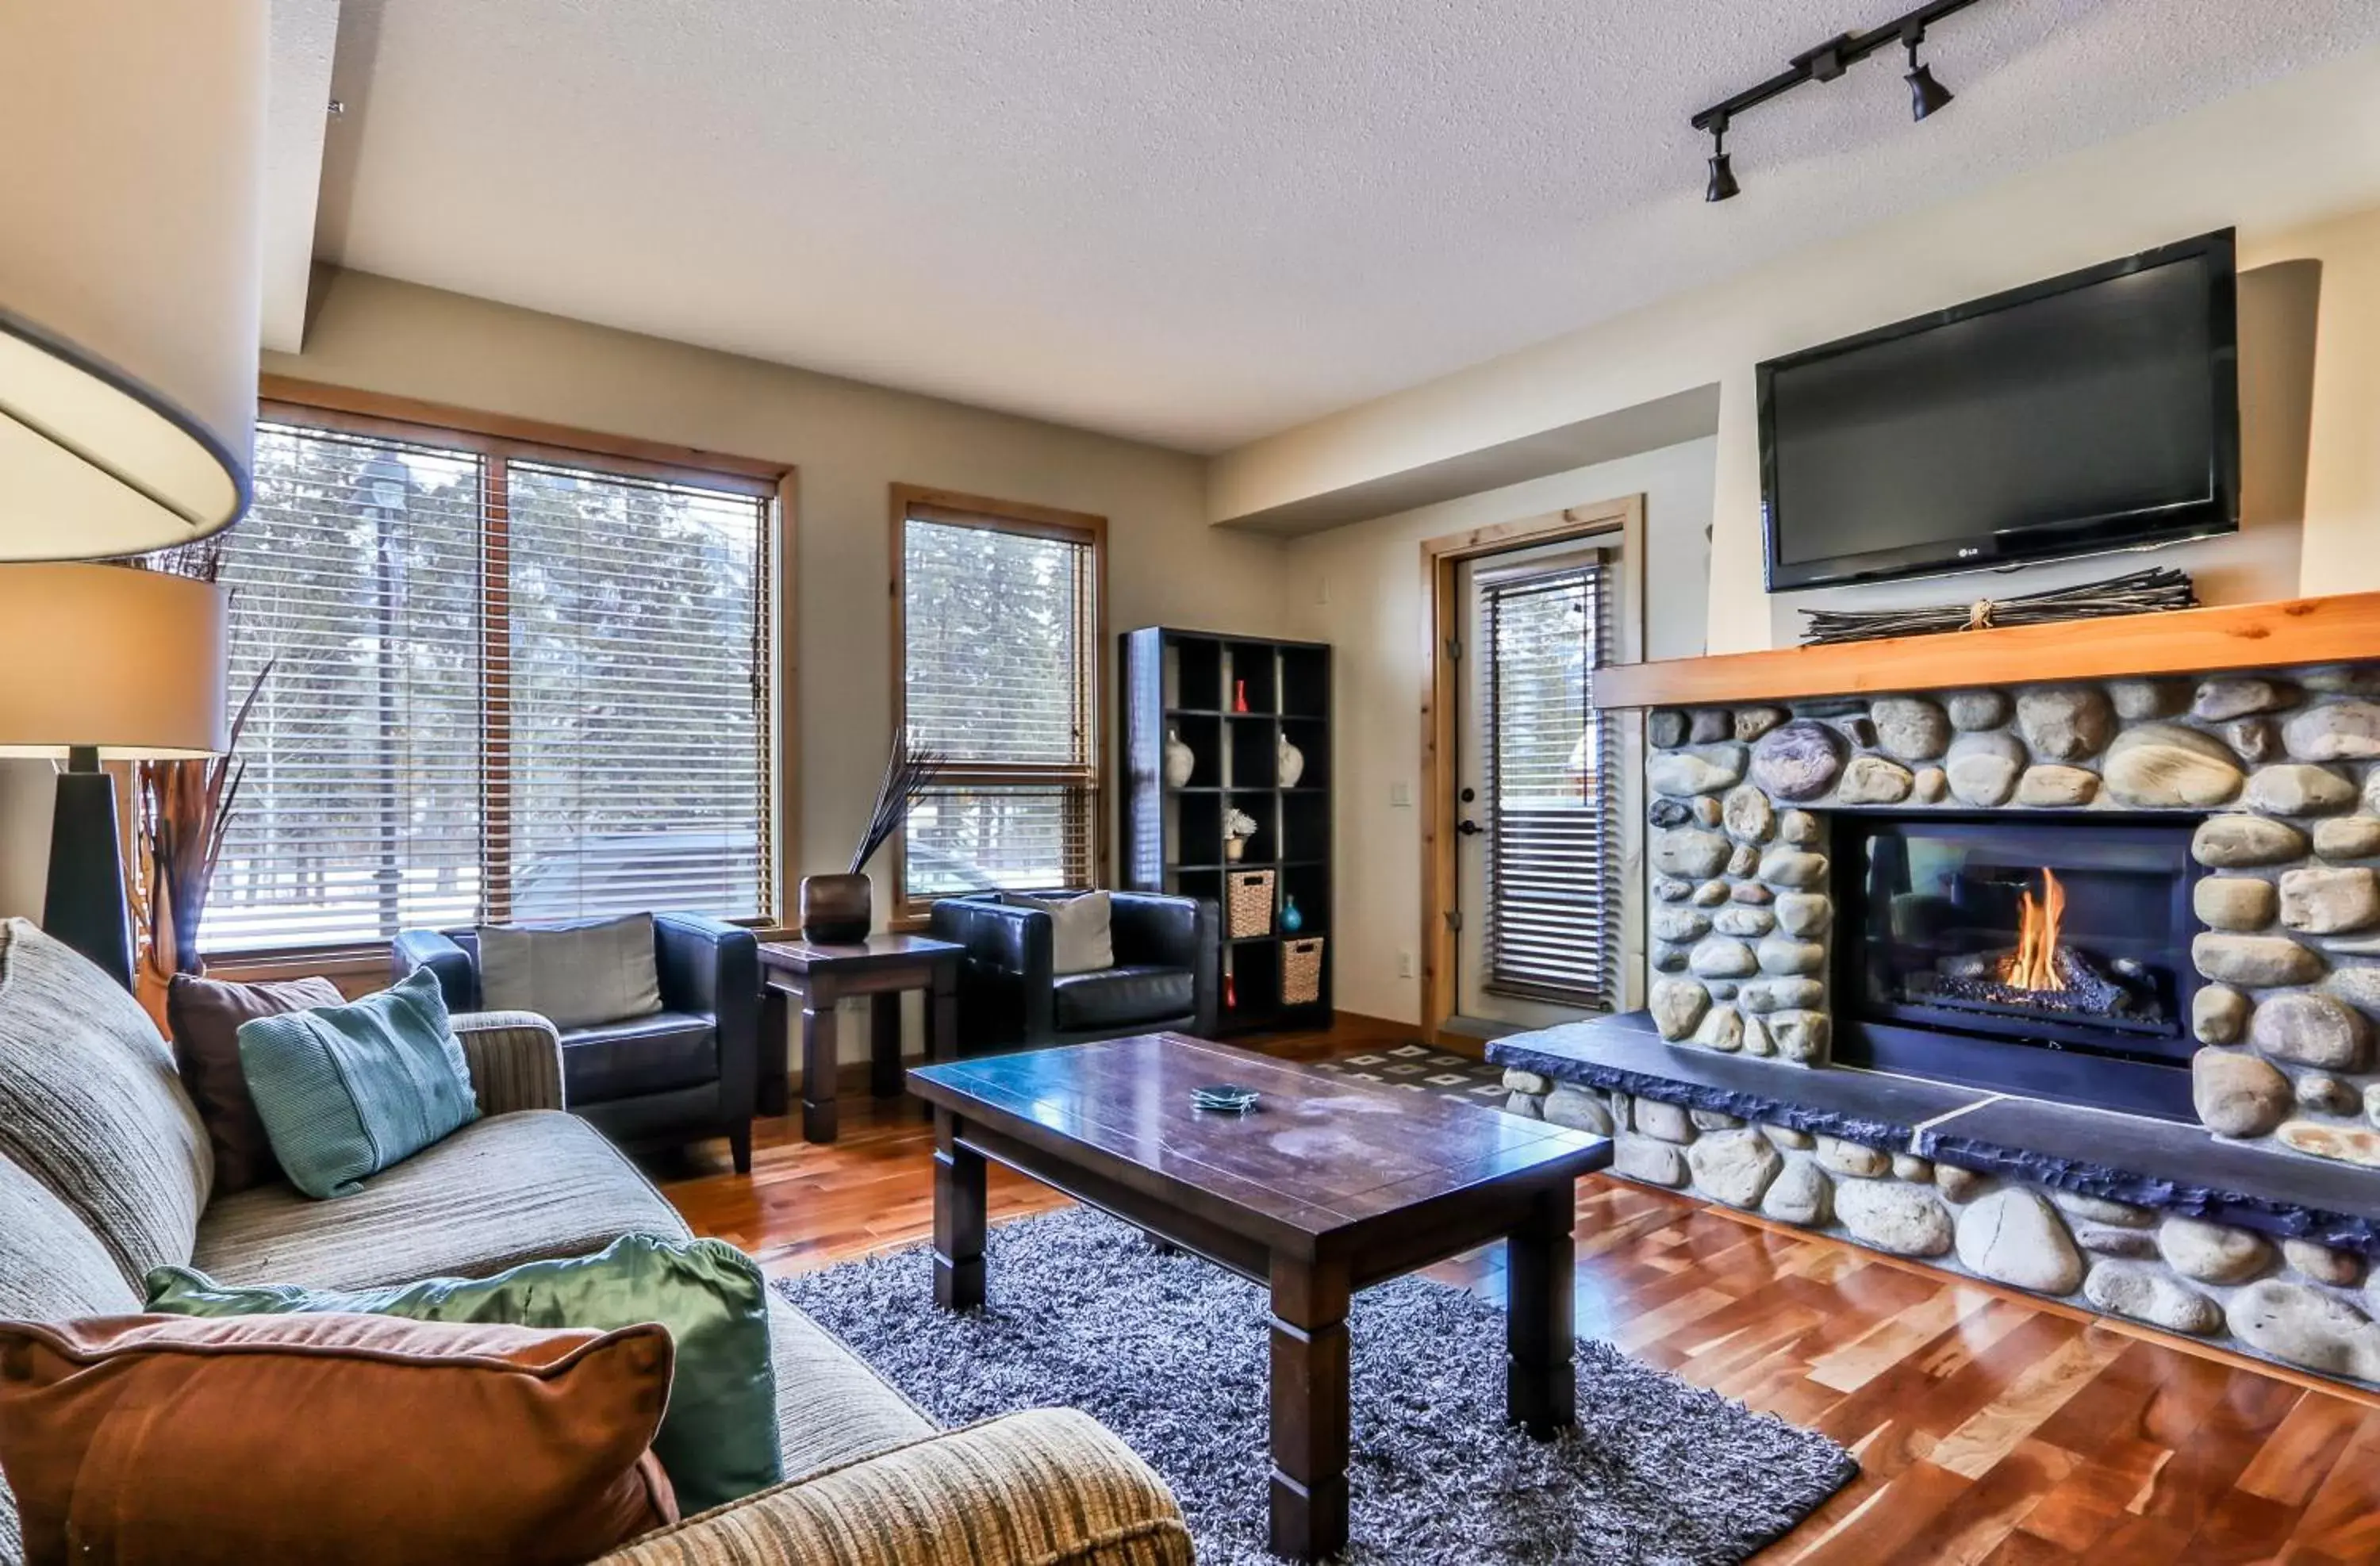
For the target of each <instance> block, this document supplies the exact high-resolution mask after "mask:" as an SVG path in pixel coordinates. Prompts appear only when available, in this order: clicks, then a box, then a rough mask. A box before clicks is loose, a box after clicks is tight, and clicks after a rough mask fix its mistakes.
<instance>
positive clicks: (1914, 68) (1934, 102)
mask: <svg viewBox="0 0 2380 1566" xmlns="http://www.w3.org/2000/svg"><path fill="white" fill-rule="evenodd" d="M1900 41H1901V42H1903V43H1906V44H1907V45H1909V74H1908V75H1907V76H1904V77H1902V78H1901V80H1903V81H1905V82H1907V83H1909V117H1910V118H1911V119H1924V118H1925V116H1926V115H1930V114H1932V113H1933V112H1934V111H1935V110H1937V109H1939V108H1941V107H1943V106H1945V105H1946V104H1948V103H1949V102H1950V97H1951V93H1950V90H1949V88H1947V87H1945V86H1943V85H1942V84H1941V83H1940V82H1938V81H1937V80H1935V79H1934V67H1932V66H1921V65H1919V64H1918V63H1917V46H1918V45H1919V44H1920V43H1923V42H1925V29H1924V28H1922V27H1917V28H1912V29H1910V30H1908V31H1907V32H1905V33H1903V34H1901V38H1900Z"/></svg>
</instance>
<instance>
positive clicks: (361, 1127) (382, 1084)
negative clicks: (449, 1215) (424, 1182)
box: [239, 968, 480, 1197]
mask: <svg viewBox="0 0 2380 1566" xmlns="http://www.w3.org/2000/svg"><path fill="white" fill-rule="evenodd" d="M239 1070H240V1074H241V1075H242V1076H245V1077H246V1078H248V1092H249V1097H250V1098H251V1099H255V1100H256V1113H257V1117H258V1118H259V1119H261V1120H262V1121H263V1122H264V1133H265V1135H267V1136H268V1137H270V1138H271V1139H272V1141H273V1156H274V1157H275V1158H277V1159H280V1160H281V1168H282V1171H283V1172H284V1173H285V1174H287V1175H288V1176H289V1183H290V1184H292V1185H295V1186H297V1189H299V1190H300V1191H303V1192H305V1193H306V1194H307V1195H308V1196H317V1197H321V1196H348V1195H350V1194H352V1193H353V1192H355V1191H356V1190H357V1189H358V1188H359V1184H360V1183H361V1182H362V1180H363V1179H364V1177H365V1176H366V1175H370V1174H377V1173H379V1172H380V1171H382V1170H383V1169H386V1168H388V1167H389V1166H390V1165H391V1164H394V1163H397V1162H399V1161H401V1160H403V1159H409V1158H411V1157H412V1156H413V1155H414V1154H416V1153H418V1152H419V1151H421V1149H422V1148H424V1147H429V1146H430V1145H431V1143H432V1142H435V1141H437V1140H439V1139H440V1138H441V1137H443V1136H448V1135H453V1134H454V1133H455V1132H457V1131H459V1130H461V1129H462V1128H463V1127H464V1126H467V1125H468V1124H470V1123H472V1122H473V1121H475V1120H477V1119H479V1118H480V1106H479V1102H478V1100H477V1099H475V1098H474V1097H473V1095H472V1092H471V1072H470V1068H469V1067H468V1065H466V1064H465V1063H464V1061H463V1046H462V1045H461V1044H460V1043H458V1042H456V1040H455V1030H454V1029H453V1028H452V1027H450V1026H447V1022H446V999H445V997H444V996H443V995H442V994H440V993H439V989H438V976H437V975H436V974H434V973H432V972H431V971H430V970H429V969H428V968H423V969H421V970H420V971H419V972H417V973H414V974H412V975H410V976H409V977H407V978H405V979H404V980H403V981H402V982H400V983H398V984H395V985H394V986H392V987H391V988H389V989H383V990H382V991H381V992H380V993H379V994H377V995H373V996H369V997H367V998H366V999H364V1000H361V1001H357V1002H352V1003H350V1004H348V1005H345V1006H323V1007H320V1008H317V1009H316V1010H313V1011H307V1012H291V1013H288V1014H285V1015H283V1016H277V1017H259V1018H257V1019H256V1020H255V1021H253V1022H246V1023H242V1024H240V1027H239Z"/></svg>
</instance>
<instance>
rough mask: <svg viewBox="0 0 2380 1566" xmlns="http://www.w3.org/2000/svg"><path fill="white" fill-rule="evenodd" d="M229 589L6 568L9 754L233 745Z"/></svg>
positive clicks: (205, 751) (2, 584) (2, 721)
mask: <svg viewBox="0 0 2380 1566" xmlns="http://www.w3.org/2000/svg"><path fill="white" fill-rule="evenodd" d="M224 606H225V593H224V589H221V588H219V587H216V586H215V585H213V584H212V583H210V582H198V581H193V580H191V579H190V578H188V577H173V576H168V575H166V574H165V573H164V572H161V571H136V570H134V569H132V568H131V567H130V566H126V565H0V669H5V670H6V671H7V677H6V679H0V756H64V755H66V753H67V751H68V750H69V749H72V748H74V747H97V748H98V750H99V754H100V757H101V759H103V760H127V759H140V758H162V757H172V756H205V755H209V754H212V753H213V752H216V751H220V750H221V749H223V747H224V743H225V733H224V678H225V676H224Z"/></svg>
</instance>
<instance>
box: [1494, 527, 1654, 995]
mask: <svg viewBox="0 0 2380 1566" xmlns="http://www.w3.org/2000/svg"><path fill="white" fill-rule="evenodd" d="M1615 590H1616V589H1615V585H1614V582H1613V577H1612V574H1611V572H1610V571H1609V569H1608V568H1607V566H1606V565H1605V564H1603V563H1602V561H1601V559H1600V557H1598V559H1597V561H1596V562H1595V563H1591V564H1584V565H1578V566H1573V567H1569V568H1565V569H1560V570H1552V571H1545V572H1538V573H1534V574H1529V575H1523V576H1518V577H1506V578H1502V579H1498V580H1493V581H1488V582H1484V583H1483V584H1482V586H1481V589H1480V610H1481V617H1482V622H1483V630H1484V632H1485V638H1486V641H1487V648H1486V654H1487V659H1488V668H1487V670H1486V671H1485V676H1486V677H1485V690H1486V698H1487V710H1486V711H1485V712H1484V713H1483V714H1482V716H1483V718H1484V720H1485V722H1484V723H1483V725H1482V734H1481V739H1482V747H1483V752H1484V755H1483V760H1484V762H1485V782H1486V784H1487V788H1486V793H1487V795H1488V801H1489V803H1490V809H1489V811H1488V845H1487V846H1488V862H1487V892H1488V909H1487V928H1486V931H1485V949H1484V956H1485V967H1486V973H1485V978H1484V982H1485V984H1486V987H1487V988H1488V989H1492V990H1496V991H1499V992H1500V993H1503V994H1508V995H1516V996H1521V997H1524V998H1527V999H1532V1000H1541V1001H1551V1002H1558V1003H1560V1004H1563V1005H1570V1006H1580V1007H1587V1008H1592V1009H1596V1010H1605V1011H1609V1010H1613V1009H1616V1007H1617V1004H1618V1001H1619V995H1620V953H1621V878H1620V855H1621V845H1620V834H1619V816H1618V810H1617V802H1618V795H1619V759H1618V735H1617V734H1616V733H1615V732H1614V730H1615V725H1614V724H1613V723H1612V722H1610V721H1609V719H1607V718H1605V717H1603V716H1601V715H1599V714H1598V713H1597V711H1596V710H1594V709H1593V708H1592V707H1590V706H1589V705H1587V681H1588V678H1589V672H1590V671H1591V670H1593V669H1595V668H1596V667H1597V666H1598V665H1600V664H1602V663H1605V662H1609V658H1610V649H1611V646H1612V624H1613V620H1614V618H1615V616H1614V613H1613V605H1612V596H1613V593H1614V592H1615Z"/></svg>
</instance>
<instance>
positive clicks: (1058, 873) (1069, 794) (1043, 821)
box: [902, 784, 1091, 902]
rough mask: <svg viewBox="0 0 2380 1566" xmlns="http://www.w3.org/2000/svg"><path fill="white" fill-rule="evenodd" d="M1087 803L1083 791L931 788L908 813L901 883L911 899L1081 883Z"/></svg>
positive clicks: (1085, 876)
mask: <svg viewBox="0 0 2380 1566" xmlns="http://www.w3.org/2000/svg"><path fill="white" fill-rule="evenodd" d="M1090 804H1091V795H1090V793H1089V791H1087V790H1084V789H1073V788H1063V787H1053V788H1037V787H1032V786H1029V785H1025V784H1017V785H1014V786H1009V787H990V788H977V787H962V788H936V789H933V790H932V791H930V792H929V793H928V794H927V795H926V796H925V797H924V798H922V799H920V800H919V801H918V802H917V807H916V808H915V809H913V810H912V811H911V812H910V813H909V823H908V829H907V831H908V838H907V841H906V843H905V845H904V852H903V856H902V871H903V875H902V879H903V880H904V882H905V889H906V891H907V892H908V895H909V897H910V899H911V900H912V901H914V902H925V901H930V900H931V899H933V898H936V897H947V896H951V895H953V893H957V892H981V891H983V890H984V889H986V888H988V887H995V886H996V887H1008V888H1013V889H1016V890H1019V891H1032V890H1035V889H1039V890H1043V891H1054V890H1057V889H1059V888H1063V887H1079V886H1084V885H1087V884H1088V883H1089V881H1090V879H1091V871H1090V858H1091V846H1090V842H1089V838H1088V833H1087V822H1088V818H1089V812H1090Z"/></svg>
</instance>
